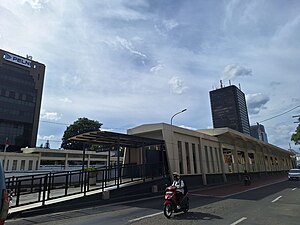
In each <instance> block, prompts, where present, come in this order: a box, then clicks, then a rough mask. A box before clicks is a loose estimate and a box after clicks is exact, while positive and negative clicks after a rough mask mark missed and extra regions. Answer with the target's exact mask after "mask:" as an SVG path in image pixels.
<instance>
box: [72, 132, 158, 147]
mask: <svg viewBox="0 0 300 225" xmlns="http://www.w3.org/2000/svg"><path fill="white" fill-rule="evenodd" d="M68 140H70V141H78V142H84V143H89V144H98V145H113V144H119V145H121V146H124V147H135V148H137V147H142V146H149V145H161V144H164V141H163V140H158V139H152V138H145V137H139V136H135V135H128V134H121V133H115V132H109V131H92V132H87V133H83V134H79V135H76V136H74V137H71V138H69V139H68Z"/></svg>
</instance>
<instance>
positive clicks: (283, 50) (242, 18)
mask: <svg viewBox="0 0 300 225" xmlns="http://www.w3.org/2000/svg"><path fill="white" fill-rule="evenodd" d="M0 15H1V18H2V19H1V20H0V48H1V49H4V50H7V51H10V52H13V53H15V54H18V55H22V56H25V55H26V54H29V55H32V56H33V59H34V60H36V61H39V62H42V63H44V64H45V65H46V67H47V68H46V77H45V83H44V92H43V100H42V110H41V123H40V126H39V137H38V139H39V140H38V145H39V144H41V143H45V142H46V140H50V145H51V147H52V148H58V147H59V145H60V142H59V141H60V140H61V137H62V135H63V132H64V130H65V129H66V125H61V124H56V123H62V124H70V123H73V122H74V121H75V120H77V119H78V118H79V117H88V118H89V119H93V120H98V121H99V122H101V123H103V128H104V129H107V130H111V131H115V132H126V130H127V129H129V128H132V127H135V126H138V125H141V124H147V123H160V122H165V123H170V118H171V116H172V115H173V114H174V113H176V112H178V111H180V110H182V109H184V108H187V111H186V112H184V113H183V114H181V115H178V116H176V117H175V118H174V120H173V124H175V125H178V126H184V127H187V128H192V129H206V128H211V127H212V118H211V110H210V103H209V91H211V90H213V89H214V88H216V87H219V80H220V79H222V80H223V83H224V84H225V85H228V83H229V80H231V83H232V84H235V85H236V86H238V85H239V84H240V85H241V88H242V91H243V92H244V93H245V94H246V97H247V103H248V111H249V117H250V123H251V124H255V123H256V122H260V121H263V120H265V119H268V118H270V117H273V116H276V115H278V114H281V113H283V112H285V111H288V110H290V109H292V108H295V107H297V106H300V96H299V87H300V75H299V71H300V63H299V60H300V51H299V49H300V40H299V39H300V1H298V0H294V1H293V0H290V1H284V0H257V1H255V0H252V1H243V0H232V1H229V0H224V1H221V0H210V1H204V0H203V1H200V0H185V1H180V0H164V1H163V0H148V1H146V0H145V1H144V0H127V1H125V0H114V1H111V0H101V1H97V0H89V1H86V0H18V1H11V0H0ZM299 114H300V107H298V108H295V109H294V110H292V111H291V112H289V113H286V114H284V115H282V116H280V117H277V118H275V119H272V120H268V121H266V122H264V123H263V125H264V126H265V129H266V131H267V134H268V139H269V142H270V143H272V144H274V145H277V146H279V147H282V148H285V149H286V148H288V146H289V143H291V146H292V147H293V148H294V149H299V146H294V145H293V143H292V142H291V141H290V136H291V134H292V133H293V132H294V131H295V128H296V124H295V123H294V121H296V119H295V118H292V116H293V115H299ZM48 122H50V123H48Z"/></svg>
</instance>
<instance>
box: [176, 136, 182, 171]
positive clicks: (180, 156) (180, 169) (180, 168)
mask: <svg viewBox="0 0 300 225" xmlns="http://www.w3.org/2000/svg"><path fill="white" fill-rule="evenodd" d="M177 144H178V159H179V173H181V174H183V158H182V143H181V141H178V142H177Z"/></svg>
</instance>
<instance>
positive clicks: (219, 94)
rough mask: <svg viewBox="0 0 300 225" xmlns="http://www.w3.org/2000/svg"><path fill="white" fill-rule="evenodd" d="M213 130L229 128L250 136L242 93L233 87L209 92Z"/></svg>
mask: <svg viewBox="0 0 300 225" xmlns="http://www.w3.org/2000/svg"><path fill="white" fill-rule="evenodd" d="M209 95H210V104H211V111H212V119H213V126H214V128H221V127H229V128H231V129H234V130H237V131H239V132H241V133H245V134H249V135H250V125H249V118H248V111H247V105H246V100H245V95H244V93H243V92H242V91H241V90H240V89H238V88H237V87H236V86H235V85H230V86H228V87H222V88H220V89H216V90H213V91H210V92H209Z"/></svg>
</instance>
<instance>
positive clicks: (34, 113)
mask: <svg viewBox="0 0 300 225" xmlns="http://www.w3.org/2000/svg"><path fill="white" fill-rule="evenodd" d="M44 74H45V65H44V64H41V63H38V62H36V61H33V60H32V57H27V58H24V57H21V56H18V55H15V54H13V53H10V52H7V51H4V50H1V49H0V151H4V150H5V151H18V150H20V148H22V147H27V146H28V147H35V146H36V139H37V131H38V123H39V115H40V108H41V100H42V91H43V83H44Z"/></svg>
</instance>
